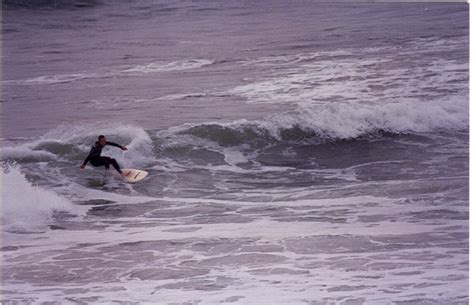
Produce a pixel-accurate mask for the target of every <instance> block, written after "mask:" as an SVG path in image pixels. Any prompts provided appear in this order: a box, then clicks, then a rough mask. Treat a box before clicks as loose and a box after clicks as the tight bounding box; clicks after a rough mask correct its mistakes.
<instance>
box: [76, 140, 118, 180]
mask: <svg viewBox="0 0 474 305" xmlns="http://www.w3.org/2000/svg"><path fill="white" fill-rule="evenodd" d="M105 145H111V146H115V147H119V148H122V146H121V145H118V144H117V143H114V142H109V141H107V143H105ZM105 145H104V146H105ZM104 146H102V145H100V143H99V141H97V142H95V143H94V145H92V148H91V151H90V152H89V155H88V156H87V158H86V159H85V160H84V162H83V165H84V166H86V164H87V162H89V161H91V164H92V165H94V166H102V165H104V166H105V169H109V167H110V164H112V166H113V167H114V168H115V169H116V170H117V171H118V172H119V173H122V170H121V169H120V166H119V165H118V163H117V161H116V160H115V159H113V158H109V157H102V156H101V155H100V154H101V153H102V148H104Z"/></svg>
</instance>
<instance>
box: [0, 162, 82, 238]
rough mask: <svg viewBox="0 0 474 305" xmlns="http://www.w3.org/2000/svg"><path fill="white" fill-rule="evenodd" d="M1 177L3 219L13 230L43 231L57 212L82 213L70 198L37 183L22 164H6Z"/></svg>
mask: <svg viewBox="0 0 474 305" xmlns="http://www.w3.org/2000/svg"><path fill="white" fill-rule="evenodd" d="M1 178H2V197H3V198H2V211H1V219H2V223H3V225H4V229H5V230H6V231H10V232H12V231H13V232H22V231H27V232H31V231H38V230H44V229H45V227H46V225H48V224H52V223H53V222H54V214H55V213H57V212H67V213H70V214H74V215H80V214H82V213H83V211H82V210H81V209H80V208H79V207H78V206H75V205H73V204H72V203H71V201H69V200H68V199H67V198H64V197H62V196H59V195H57V194H56V193H54V192H52V191H50V190H46V189H43V188H41V187H38V186H34V185H33V184H32V183H31V182H29V181H28V180H27V179H26V177H25V175H24V174H23V173H22V172H21V170H20V167H19V166H10V167H4V168H3V170H2V174H1Z"/></svg>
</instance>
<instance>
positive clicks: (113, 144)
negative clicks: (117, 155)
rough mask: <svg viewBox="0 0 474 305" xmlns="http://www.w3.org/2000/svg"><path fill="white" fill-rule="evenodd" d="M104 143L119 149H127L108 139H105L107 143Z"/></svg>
mask: <svg viewBox="0 0 474 305" xmlns="http://www.w3.org/2000/svg"><path fill="white" fill-rule="evenodd" d="M105 145H110V146H115V147H118V148H120V149H121V150H127V147H125V146H122V145H119V144H117V143H114V142H110V141H107V143H105Z"/></svg>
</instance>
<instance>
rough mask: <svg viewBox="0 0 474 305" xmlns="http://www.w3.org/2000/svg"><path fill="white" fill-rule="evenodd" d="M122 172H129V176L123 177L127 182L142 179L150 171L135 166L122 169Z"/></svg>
mask: <svg viewBox="0 0 474 305" xmlns="http://www.w3.org/2000/svg"><path fill="white" fill-rule="evenodd" d="M122 172H124V173H126V174H128V175H127V176H125V177H123V180H124V181H125V182H131V183H134V182H138V181H142V180H143V179H145V177H146V176H148V172H146V171H142V170H140V169H134V168H126V169H122Z"/></svg>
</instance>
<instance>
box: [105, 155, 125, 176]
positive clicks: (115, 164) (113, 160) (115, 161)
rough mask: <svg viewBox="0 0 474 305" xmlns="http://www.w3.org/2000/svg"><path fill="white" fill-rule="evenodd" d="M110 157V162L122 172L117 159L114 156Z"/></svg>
mask: <svg viewBox="0 0 474 305" xmlns="http://www.w3.org/2000/svg"><path fill="white" fill-rule="evenodd" d="M108 159H109V164H112V166H113V167H114V168H115V170H116V171H118V172H119V173H122V170H121V169H120V166H119V165H118V163H117V160H115V159H113V158H108Z"/></svg>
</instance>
